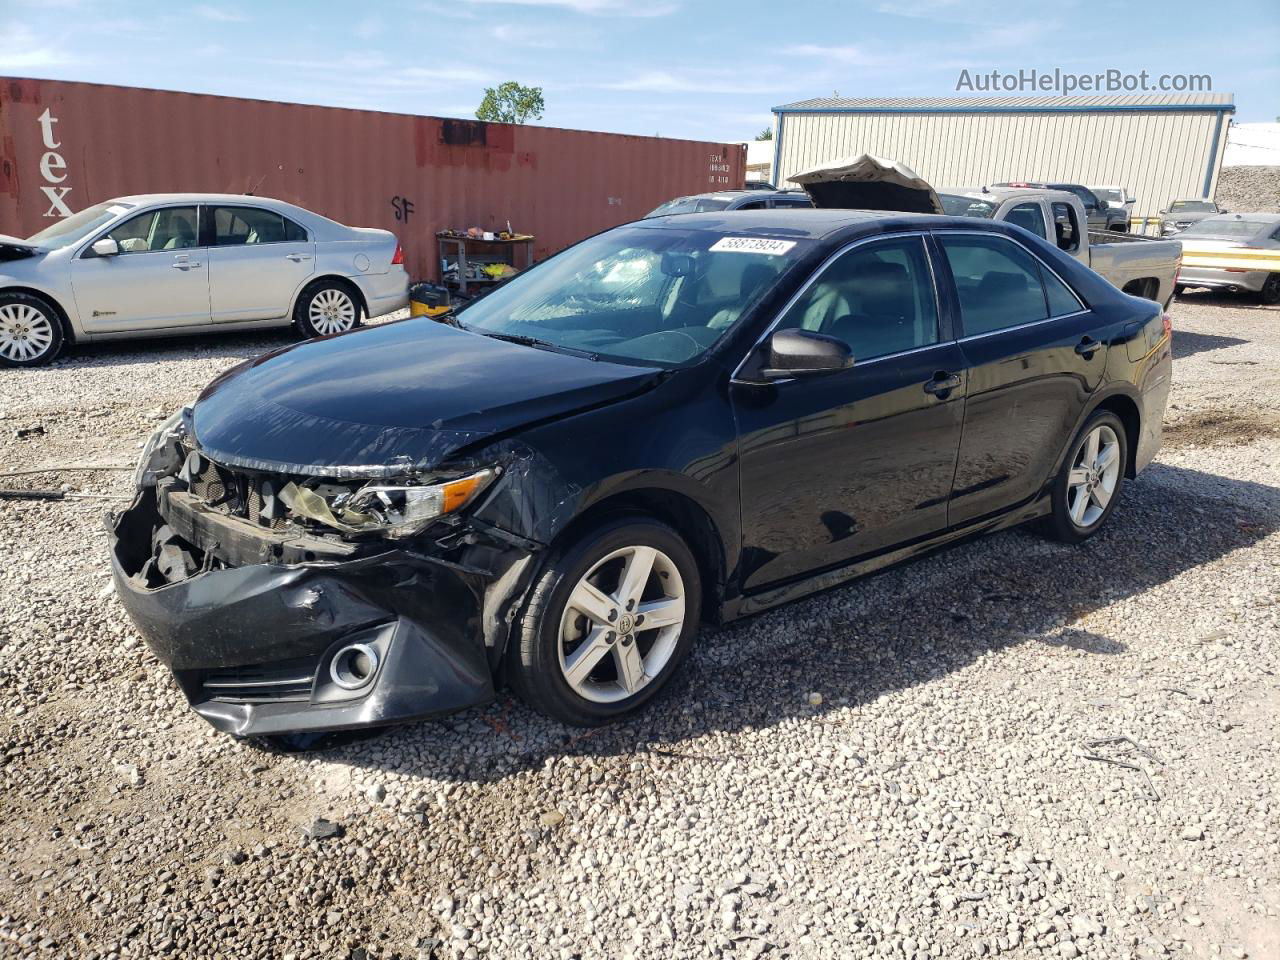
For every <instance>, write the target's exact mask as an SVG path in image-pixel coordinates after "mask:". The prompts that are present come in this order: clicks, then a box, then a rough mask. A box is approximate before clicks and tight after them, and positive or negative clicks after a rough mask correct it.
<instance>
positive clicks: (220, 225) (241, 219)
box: [213, 207, 307, 247]
mask: <svg viewBox="0 0 1280 960" xmlns="http://www.w3.org/2000/svg"><path fill="white" fill-rule="evenodd" d="M213 235H214V244H215V245H216V246H219V247H238V246H247V245H252V244H260V243H289V242H294V241H304V240H306V239H307V232H306V231H305V230H303V229H302V227H300V226H298V225H297V224H296V223H294V222H293V221H292V220H290V219H288V218H287V217H283V216H281V215H280V214H278V213H275V212H274V211H272V210H263V209H261V208H260V207H214V209H213Z"/></svg>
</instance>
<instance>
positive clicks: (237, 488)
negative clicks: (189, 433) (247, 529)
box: [179, 450, 286, 530]
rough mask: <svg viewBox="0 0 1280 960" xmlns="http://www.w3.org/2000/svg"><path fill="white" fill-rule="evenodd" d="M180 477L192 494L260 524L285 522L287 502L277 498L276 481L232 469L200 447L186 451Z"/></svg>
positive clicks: (273, 525) (277, 526)
mask: <svg viewBox="0 0 1280 960" xmlns="http://www.w3.org/2000/svg"><path fill="white" fill-rule="evenodd" d="M179 478H180V479H182V480H184V481H185V482H186V484H187V488H188V489H189V490H190V492H191V495H192V496H194V497H196V498H198V499H200V500H203V501H204V502H205V503H207V504H209V506H211V507H220V508H222V509H225V510H226V511H227V512H228V513H230V514H231V515H232V516H236V517H244V518H245V519H247V520H250V521H252V522H253V523H255V524H257V525H258V526H260V527H267V528H268V529H271V530H279V529H281V528H282V527H283V526H284V525H285V522H286V521H285V516H284V514H285V508H284V504H282V503H280V501H279V500H278V499H277V498H276V495H275V485H274V484H273V483H272V482H271V481H270V480H265V479H262V478H260V477H257V476H255V475H252V474H248V473H241V472H239V471H237V470H229V469H227V468H226V467H223V466H221V465H219V464H216V463H214V462H213V461H212V460H210V459H209V458H207V457H205V456H203V455H202V454H200V453H199V452H198V451H195V450H190V451H188V452H187V459H186V462H185V463H184V464H183V466H182V471H181V472H180V473H179Z"/></svg>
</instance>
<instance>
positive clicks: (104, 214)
mask: <svg viewBox="0 0 1280 960" xmlns="http://www.w3.org/2000/svg"><path fill="white" fill-rule="evenodd" d="M133 206H134V205H133V204H131V203H121V202H120V201H119V200H108V201H106V202H105V203H96V204H94V205H93V206H92V207H85V208H84V209H83V210H81V211H80V212H79V213H73V214H72V215H71V216H69V217H67V218H66V219H64V220H58V221H56V222H54V223H52V224H50V225H49V226H47V227H45V228H44V229H43V230H41V231H40V232H39V233H33V234H32V235H31V236H29V237H27V242H28V243H31V244H33V245H35V246H38V247H43V248H45V249H46V250H61V249H62V248H63V247H67V246H70V245H71V244H73V243H77V242H79V241H80V240H82V239H83V238H85V237H87V236H88V235H89V234H91V233H93V232H94V231H95V230H97V229H98V228H99V227H102V226H104V225H106V224H108V223H110V222H111V221H112V220H114V219H115V218H116V217H118V216H120V214H122V213H127V212H129V211H130V210H132V209H133Z"/></svg>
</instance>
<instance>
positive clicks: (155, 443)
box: [133, 407, 191, 489]
mask: <svg viewBox="0 0 1280 960" xmlns="http://www.w3.org/2000/svg"><path fill="white" fill-rule="evenodd" d="M190 412H191V408H190V407H181V408H179V410H178V412H177V413H175V414H174V415H173V416H171V417H170V418H169V419H168V420H166V421H165V422H164V423H162V424H160V426H159V428H158V429H157V430H156V432H155V433H153V434H151V436H150V437H149V438H147V442H146V443H144V444H143V445H142V454H141V456H139V457H138V465H137V466H136V467H135V468H134V470H133V485H134V487H136V488H138V489H141V488H143V487H154V486H155V485H156V478H157V477H167V476H169V474H171V473H176V472H177V471H178V468H179V467H181V466H182V455H181V453H180V452H179V451H178V441H179V440H180V439H181V438H182V436H183V433H184V431H185V430H186V416H187V414H188V413H190Z"/></svg>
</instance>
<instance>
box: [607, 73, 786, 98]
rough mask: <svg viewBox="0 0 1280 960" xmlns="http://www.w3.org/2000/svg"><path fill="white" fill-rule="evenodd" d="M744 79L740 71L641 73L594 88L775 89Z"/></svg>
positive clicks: (659, 90) (774, 85)
mask: <svg viewBox="0 0 1280 960" xmlns="http://www.w3.org/2000/svg"><path fill="white" fill-rule="evenodd" d="M748 76H749V75H748V74H745V73H743V72H742V71H740V70H698V71H686V72H673V71H670V70H645V71H642V72H640V73H634V74H632V75H631V76H630V77H627V78H625V79H622V80H612V81H609V82H608V83H601V84H596V86H599V87H601V88H603V89H605V90H627V91H638V92H642V93H773V92H774V91H776V90H777V89H778V86H779V85H778V84H777V83H776V82H770V81H764V80H750V79H748Z"/></svg>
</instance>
